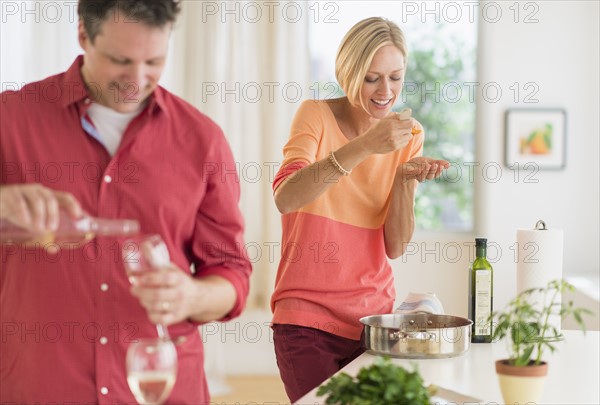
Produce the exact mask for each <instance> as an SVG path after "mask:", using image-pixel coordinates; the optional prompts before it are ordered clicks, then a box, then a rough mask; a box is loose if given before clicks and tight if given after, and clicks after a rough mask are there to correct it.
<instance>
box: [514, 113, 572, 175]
mask: <svg viewBox="0 0 600 405" xmlns="http://www.w3.org/2000/svg"><path fill="white" fill-rule="evenodd" d="M504 119H505V122H504V124H505V127H504V129H505V148H504V164H505V165H506V166H507V167H509V168H511V169H517V168H519V167H523V166H525V165H528V166H530V165H536V166H537V167H538V168H539V169H564V167H565V163H566V162H565V160H566V158H565V156H566V128H567V114H566V112H565V110H563V109H559V108H555V109H550V108H549V109H533V108H530V109H529V108H522V109H509V110H507V111H506V115H505V117H504Z"/></svg>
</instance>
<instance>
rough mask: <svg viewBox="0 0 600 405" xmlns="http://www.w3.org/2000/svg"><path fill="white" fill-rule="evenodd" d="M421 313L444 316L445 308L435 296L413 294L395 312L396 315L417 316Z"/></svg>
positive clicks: (430, 294) (409, 294)
mask: <svg viewBox="0 0 600 405" xmlns="http://www.w3.org/2000/svg"><path fill="white" fill-rule="evenodd" d="M419 312H424V313H428V314H436V315H443V314H444V306H443V305H442V302H441V301H440V300H439V299H438V297H436V296H435V294H432V293H413V292H411V293H408V295H407V296H406V298H404V301H403V302H402V304H400V306H399V307H398V308H396V310H395V311H394V313H396V314H415V313H419Z"/></svg>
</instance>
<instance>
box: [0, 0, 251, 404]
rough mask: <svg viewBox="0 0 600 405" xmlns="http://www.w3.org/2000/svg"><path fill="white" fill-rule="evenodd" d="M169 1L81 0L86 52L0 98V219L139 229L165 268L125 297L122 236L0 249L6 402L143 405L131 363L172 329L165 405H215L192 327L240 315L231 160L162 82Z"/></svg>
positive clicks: (0, 367) (172, 12)
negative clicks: (148, 342)
mask: <svg viewBox="0 0 600 405" xmlns="http://www.w3.org/2000/svg"><path fill="white" fill-rule="evenodd" d="M178 12H179V5H178V2H176V1H174V0H119V1H116V0H112V1H108V0H80V2H79V17H80V23H79V41H80V44H81V46H82V48H83V50H84V55H83V56H80V57H78V58H77V59H76V60H75V62H74V63H73V65H72V66H71V67H70V68H69V69H68V70H67V71H66V72H64V73H62V74H59V75H56V76H53V77H49V78H47V79H45V80H42V81H40V82H36V83H31V84H28V85H26V86H24V87H23V88H22V89H21V90H20V91H9V92H4V93H2V94H0V97H1V104H0V117H1V122H0V139H1V143H2V148H0V164H1V169H0V187H1V189H0V218H2V219H6V220H9V221H11V222H13V223H15V224H18V225H20V226H22V227H24V228H27V229H31V230H35V231H39V232H47V231H51V230H53V229H56V227H57V223H58V214H59V209H63V210H66V211H67V212H68V213H69V214H70V215H71V216H73V217H77V216H79V215H81V213H82V212H83V211H85V212H87V213H89V214H90V215H92V216H97V217H105V218H133V219H137V220H139V222H140V224H141V230H142V232H144V233H157V234H160V235H161V236H162V237H163V239H164V240H165V242H166V244H167V246H168V249H169V252H170V255H171V261H172V265H171V267H169V268H168V269H165V270H164V271H161V272H156V273H152V274H148V275H145V276H142V277H140V279H139V281H138V283H137V285H136V286H135V287H133V288H131V287H130V285H129V282H128V280H127V278H126V275H125V271H124V268H123V264H122V260H121V254H120V245H119V239H118V238H114V237H112V238H111V237H100V236H98V237H96V238H95V239H94V240H92V241H90V242H89V243H87V244H86V245H84V246H83V247H82V248H79V249H74V250H60V251H58V252H50V251H48V250H45V249H43V248H39V247H31V246H15V245H4V246H1V247H0V253H1V257H0V258H1V262H2V264H1V266H0V321H1V324H2V335H1V342H0V344H1V345H0V402H1V403H2V404H4V403H18V404H24V403H40V404H47V403H78V404H92V403H99V404H118V403H135V400H134V398H133V396H132V394H131V392H130V390H129V388H128V386H127V381H126V373H125V353H126V350H127V347H128V346H129V344H130V343H131V342H132V341H135V340H136V339H139V338H147V337H156V329H155V324H158V323H162V324H166V325H168V327H169V333H170V335H171V336H172V337H173V339H174V341H175V342H177V352H178V363H179V366H178V373H177V381H176V383H175V386H174V388H173V391H172V393H171V396H170V398H169V400H168V403H172V404H201V403H206V402H208V401H209V394H208V390H207V386H206V379H205V375H204V371H203V346H202V338H201V337H200V335H199V332H198V328H197V326H198V325H199V324H200V323H203V322H208V321H212V320H228V319H231V318H232V317H235V316H237V315H239V314H240V312H241V311H242V309H243V307H244V305H245V301H246V298H247V295H248V288H249V276H250V272H251V265H250V262H249V260H248V259H247V257H246V256H245V255H244V252H243V246H244V244H243V220H242V217H241V213H240V211H239V208H238V202H239V192H240V190H239V181H238V177H237V173H236V170H235V167H236V166H235V162H234V160H233V156H232V153H231V150H230V148H229V146H228V144H227V141H226V139H225V137H224V135H223V133H222V132H221V130H220V128H219V127H218V126H217V125H216V124H215V123H214V122H212V121H211V120H210V119H209V118H208V117H206V116H205V115H203V114H201V113H200V112H199V111H198V110H196V109H195V108H194V107H192V106H191V105H189V104H188V103H186V102H185V101H183V100H181V99H179V98H178V97H176V96H174V95H173V94H171V93H169V92H168V91H166V90H165V89H163V88H161V87H160V86H158V84H157V83H158V80H159V78H160V76H161V73H162V71H163V67H164V65H165V60H166V56H167V49H168V41H169V37H170V34H171V30H172V26H173V23H174V21H175V19H176V16H177V13H178Z"/></svg>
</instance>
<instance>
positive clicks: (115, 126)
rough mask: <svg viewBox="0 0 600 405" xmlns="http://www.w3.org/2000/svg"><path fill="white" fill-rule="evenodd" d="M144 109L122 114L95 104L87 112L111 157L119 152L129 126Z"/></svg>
mask: <svg viewBox="0 0 600 405" xmlns="http://www.w3.org/2000/svg"><path fill="white" fill-rule="evenodd" d="M143 107H144V105H141V106H140V108H138V109H136V110H135V111H132V112H127V113H121V112H118V111H115V110H113V109H112V108H108V107H105V106H103V105H101V104H98V103H93V104H92V105H91V106H90V108H89V109H88V110H87V113H88V115H89V117H90V119H91V120H92V122H93V123H94V126H95V127H96V129H97V130H98V133H99V134H100V137H101V138H102V141H103V143H104V147H105V148H106V150H107V151H108V153H110V155H111V156H114V154H115V152H116V151H117V148H118V147H119V144H120V143H121V138H123V134H124V133H125V130H126V129H127V126H128V125H129V123H130V122H131V121H132V120H133V119H134V118H135V117H137V115H138V114H139V113H140V111H141V110H142V109H143Z"/></svg>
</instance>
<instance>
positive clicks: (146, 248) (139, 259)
mask: <svg viewBox="0 0 600 405" xmlns="http://www.w3.org/2000/svg"><path fill="white" fill-rule="evenodd" d="M122 256H123V264H124V265H125V271H126V272H127V277H128V279H129V282H130V283H131V284H132V285H133V284H135V278H136V277H138V276H140V275H142V274H143V273H147V272H152V271H160V270H161V269H164V268H166V267H167V266H169V264H170V262H171V259H170V257H169V249H168V248H167V245H166V243H165V242H164V241H163V239H162V238H161V237H160V235H156V234H154V235H138V236H135V237H132V238H128V239H127V240H126V241H125V242H124V243H123V248H122ZM156 330H157V332H158V336H159V337H160V338H164V339H169V331H168V329H167V327H166V326H165V325H163V324H158V325H156Z"/></svg>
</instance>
